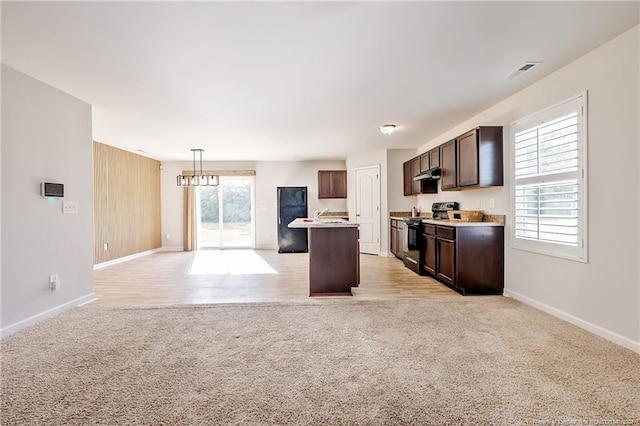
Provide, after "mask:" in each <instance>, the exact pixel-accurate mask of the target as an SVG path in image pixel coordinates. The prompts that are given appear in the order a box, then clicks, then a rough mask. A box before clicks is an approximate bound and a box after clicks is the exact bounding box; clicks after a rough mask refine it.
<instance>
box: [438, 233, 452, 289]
mask: <svg viewBox="0 0 640 426" xmlns="http://www.w3.org/2000/svg"><path fill="white" fill-rule="evenodd" d="M455 248H456V242H455V241H453V240H447V239H444V238H437V239H436V253H437V256H436V274H437V277H438V278H439V279H440V281H442V282H444V283H446V284H449V285H454V283H455V273H456V252H455Z"/></svg>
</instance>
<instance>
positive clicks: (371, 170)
mask: <svg viewBox="0 0 640 426" xmlns="http://www.w3.org/2000/svg"><path fill="white" fill-rule="evenodd" d="M355 172H356V222H358V223H359V224H360V253H367V254H377V255H379V254H380V166H378V165H375V166H367V167H361V168H357V169H355Z"/></svg>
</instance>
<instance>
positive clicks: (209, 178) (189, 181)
mask: <svg viewBox="0 0 640 426" xmlns="http://www.w3.org/2000/svg"><path fill="white" fill-rule="evenodd" d="M191 152H192V153H193V174H190V175H178V176H177V178H176V181H177V184H178V186H218V183H219V180H220V179H219V176H216V175H205V174H204V173H203V172H202V153H203V152H204V149H192V150H191ZM196 152H198V153H199V154H200V174H197V173H196Z"/></svg>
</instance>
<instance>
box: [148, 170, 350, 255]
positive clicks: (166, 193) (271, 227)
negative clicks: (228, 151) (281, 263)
mask: <svg viewBox="0 0 640 426" xmlns="http://www.w3.org/2000/svg"><path fill="white" fill-rule="evenodd" d="M162 166H163V170H162V176H161V187H162V237H163V240H162V247H163V248H165V249H182V236H183V229H182V228H183V192H184V190H183V188H180V187H178V186H177V185H176V176H177V175H178V174H180V173H182V171H183V170H191V169H192V168H193V164H192V163H191V162H175V161H171V162H167V161H165V162H163V163H162ZM203 168H204V169H208V170H255V171H256V177H255V214H256V217H255V221H256V222H255V232H256V244H255V246H256V248H259V249H277V248H278V232H277V217H278V215H277V190H276V188H277V187H278V186H306V187H308V198H309V202H308V211H309V215H312V214H313V211H314V210H317V209H324V208H326V207H329V209H330V211H346V210H347V203H346V200H344V199H325V200H319V199H318V170H344V169H345V162H344V161H339V160H336V161H244V162H209V161H203ZM347 194H348V193H347ZM167 234H168V235H169V236H170V240H167V239H166V235H167Z"/></svg>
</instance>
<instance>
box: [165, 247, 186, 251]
mask: <svg viewBox="0 0 640 426" xmlns="http://www.w3.org/2000/svg"><path fill="white" fill-rule="evenodd" d="M160 251H184V247H182V246H169V247H162V248H160Z"/></svg>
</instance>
